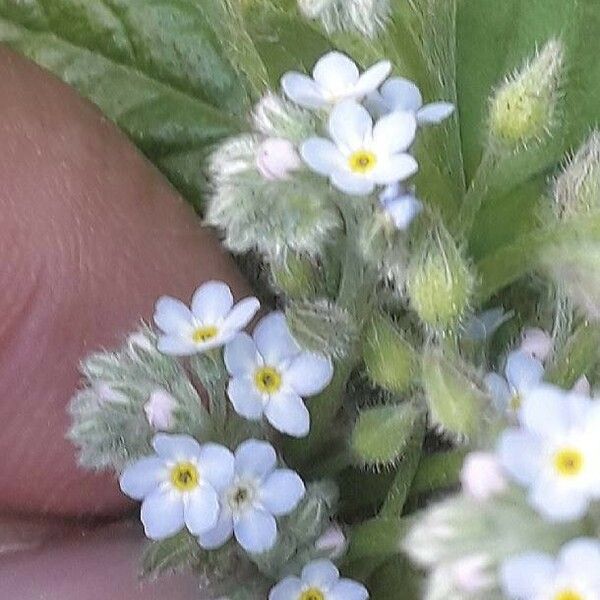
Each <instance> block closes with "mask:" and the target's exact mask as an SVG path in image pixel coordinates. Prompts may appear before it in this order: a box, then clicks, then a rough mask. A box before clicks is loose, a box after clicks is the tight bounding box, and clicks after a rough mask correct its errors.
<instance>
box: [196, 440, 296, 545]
mask: <svg viewBox="0 0 600 600" xmlns="http://www.w3.org/2000/svg"><path fill="white" fill-rule="evenodd" d="M276 466H277V456H276V454H275V450H274V448H273V446H271V444H269V443H268V442H262V441H258V440H246V441H245V442H243V443H242V444H240V446H238V448H237V450H236V451H235V472H234V474H233V477H232V478H231V480H230V481H229V483H228V485H227V486H226V487H225V488H224V489H223V491H222V493H221V514H220V517H219V521H218V522H217V524H216V526H215V527H214V528H213V529H211V530H209V531H207V532H205V533H203V534H201V535H200V536H199V538H198V542H199V544H200V545H201V546H202V547H203V548H206V549H214V548H219V547H220V546H222V545H223V544H224V543H225V542H227V540H229V539H230V538H231V536H232V535H234V536H235V539H236V540H237V541H238V543H239V544H240V546H242V548H244V550H246V551H247V552H250V553H260V552H266V551H267V550H270V549H271V548H272V547H273V545H274V544H275V540H276V539H277V523H276V521H275V517H280V516H283V515H287V514H289V513H291V512H292V511H293V510H294V509H295V508H296V507H297V506H298V503H299V502H300V500H301V499H302V498H303V496H304V493H305V487H304V483H303V482H302V479H300V477H299V476H298V474H297V473H295V472H294V471H291V470H289V469H277V468H276Z"/></svg>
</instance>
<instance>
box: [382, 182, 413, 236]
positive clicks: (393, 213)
mask: <svg viewBox="0 0 600 600" xmlns="http://www.w3.org/2000/svg"><path fill="white" fill-rule="evenodd" d="M379 202H380V203H381V207H382V208H383V211H384V212H385V214H386V215H388V217H389V218H390V219H391V220H392V222H393V223H394V226H395V227H396V229H399V230H400V231H405V230H406V229H408V226H409V225H410V224H411V223H412V222H413V220H414V219H415V218H416V217H417V216H418V215H419V213H420V212H421V211H422V210H423V203H422V202H421V201H420V200H417V198H416V197H415V195H414V193H413V192H412V191H411V190H407V189H406V187H405V186H403V185H402V184H401V183H393V184H391V185H388V186H387V187H386V188H385V190H383V192H381V194H379Z"/></svg>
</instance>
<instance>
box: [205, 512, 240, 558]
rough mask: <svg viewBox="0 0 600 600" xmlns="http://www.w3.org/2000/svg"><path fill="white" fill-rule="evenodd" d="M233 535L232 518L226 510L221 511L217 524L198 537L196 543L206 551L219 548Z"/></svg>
mask: <svg viewBox="0 0 600 600" xmlns="http://www.w3.org/2000/svg"><path fill="white" fill-rule="evenodd" d="M232 535H233V517H232V516H231V513H230V512H229V511H227V510H223V509H222V510H221V514H220V515H219V520H218V521H217V524H216V525H215V526H214V527H213V528H212V529H209V530H208V531H205V532H204V533H201V534H200V535H199V536H198V543H199V544H200V546H201V547H202V548H205V549H206V550H215V549H216V548H220V547H221V546H222V545H223V544H225V542H227V540H229V538H230V537H231V536H232Z"/></svg>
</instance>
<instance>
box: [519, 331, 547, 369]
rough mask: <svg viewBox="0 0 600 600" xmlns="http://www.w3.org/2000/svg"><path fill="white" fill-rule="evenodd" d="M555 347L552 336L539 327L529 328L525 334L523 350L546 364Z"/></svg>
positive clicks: (522, 344)
mask: <svg viewBox="0 0 600 600" xmlns="http://www.w3.org/2000/svg"><path fill="white" fill-rule="evenodd" d="M553 347H554V340H553V339H552V336H551V335H550V334H549V333H548V332H546V331H544V330H543V329H540V328H539V327H529V328H528V329H526V330H525V331H524V332H523V339H522V341H521V350H522V351H523V352H527V353H528V354H531V356H533V357H534V358H537V359H538V360H539V361H541V362H544V361H545V360H546V359H547V358H548V356H550V353H551V352H552V349H553Z"/></svg>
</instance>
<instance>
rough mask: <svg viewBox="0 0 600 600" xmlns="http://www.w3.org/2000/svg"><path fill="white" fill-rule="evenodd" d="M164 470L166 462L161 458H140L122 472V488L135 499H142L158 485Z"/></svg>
mask: <svg viewBox="0 0 600 600" xmlns="http://www.w3.org/2000/svg"><path fill="white" fill-rule="evenodd" d="M164 471H165V463H164V462H163V461H162V460H161V459H160V458H157V457H155V456H151V457H148V458H140V460H137V461H136V462H134V463H133V464H131V465H129V466H128V467H127V468H126V469H125V470H124V471H123V473H122V474H121V477H120V478H119V484H120V486H121V490H122V491H123V493H124V494H127V495H128V496H129V497H130V498H133V499H134V500H142V498H145V497H146V496H147V495H148V494H150V493H151V492H152V491H154V489H155V488H156V487H157V486H158V484H159V483H160V481H161V480H162V478H163V474H164Z"/></svg>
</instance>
